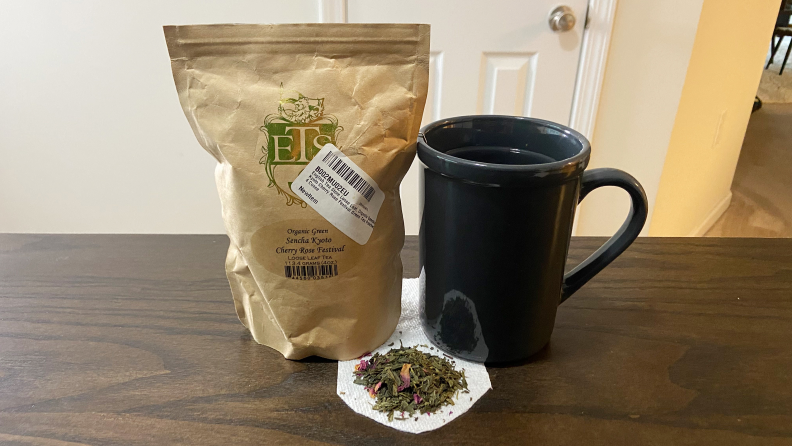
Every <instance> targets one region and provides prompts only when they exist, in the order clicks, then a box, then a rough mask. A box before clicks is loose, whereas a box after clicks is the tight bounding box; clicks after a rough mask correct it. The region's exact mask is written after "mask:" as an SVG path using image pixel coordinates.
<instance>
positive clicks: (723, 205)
mask: <svg viewBox="0 0 792 446" xmlns="http://www.w3.org/2000/svg"><path fill="white" fill-rule="evenodd" d="M731 199H732V193H731V191H729V193H728V194H726V196H725V197H723V199H722V200H721V201H719V202H718V204H716V205H715V207H714V208H712V210H711V211H710V213H709V214H707V217H706V218H705V219H704V221H702V222H701V224H700V225H698V227H696V229H694V230H693V231H692V232H691V233H690V234H688V237H702V236H703V235H704V234H706V233H707V231H709V230H710V228H712V225H714V224H715V222H716V221H718V219H719V218H721V215H723V213H724V212H726V209H728V208H729V205H730V204H731Z"/></svg>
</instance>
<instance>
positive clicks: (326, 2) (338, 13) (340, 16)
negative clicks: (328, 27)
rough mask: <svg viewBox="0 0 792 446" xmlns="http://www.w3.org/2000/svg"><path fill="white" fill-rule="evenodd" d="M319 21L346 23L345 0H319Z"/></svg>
mask: <svg viewBox="0 0 792 446" xmlns="http://www.w3.org/2000/svg"><path fill="white" fill-rule="evenodd" d="M319 20H320V22H321V23H346V22H347V0H319Z"/></svg>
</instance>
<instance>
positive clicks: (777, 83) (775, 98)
mask: <svg viewBox="0 0 792 446" xmlns="http://www.w3.org/2000/svg"><path fill="white" fill-rule="evenodd" d="M790 40H792V38H790V37H784V40H783V41H782V42H781V47H780V48H779V49H778V52H777V53H776V55H775V57H774V58H773V62H774V63H773V64H772V65H770V68H768V69H766V70H764V72H762V81H761V82H759V91H758V92H757V93H756V95H757V96H759V99H761V100H762V101H763V102H765V103H776V102H792V54H790V55H789V60H788V61H787V63H786V68H784V74H782V75H779V74H778V71H779V70H780V69H781V62H783V60H784V54H786V50H787V47H789V42H790ZM769 59H770V51H769V50H768V52H767V59H765V64H767V60H769Z"/></svg>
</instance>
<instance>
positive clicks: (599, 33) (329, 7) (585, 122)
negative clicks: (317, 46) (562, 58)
mask: <svg viewBox="0 0 792 446" xmlns="http://www.w3.org/2000/svg"><path fill="white" fill-rule="evenodd" d="M318 1H319V21H320V22H321V23H346V22H347V0H318ZM617 2H618V0H589V1H588V9H587V11H586V12H585V14H584V15H583V20H585V24H584V27H583V40H582V41H581V44H580V46H581V48H580V58H579V59H578V68H577V76H576V78H575V91H574V93H573V96H572V109H571V113H570V116H569V126H570V127H572V128H573V129H575V130H577V131H579V132H580V133H582V134H583V135H584V136H585V137H586V138H588V139H591V137H592V135H593V134H594V125H595V123H596V119H597V109H598V108H599V100H600V93H601V92H602V81H603V79H604V78H605V65H606V63H607V58H608V48H610V40H611V33H612V31H613V20H614V17H615V15H616V3H617Z"/></svg>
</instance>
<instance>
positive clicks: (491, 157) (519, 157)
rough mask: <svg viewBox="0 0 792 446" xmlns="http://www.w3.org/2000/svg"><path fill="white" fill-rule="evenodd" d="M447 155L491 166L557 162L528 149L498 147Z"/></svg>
mask: <svg viewBox="0 0 792 446" xmlns="http://www.w3.org/2000/svg"><path fill="white" fill-rule="evenodd" d="M446 154H448V155H451V156H455V157H457V158H462V159H466V160H469V161H476V162H479V163H490V164H511V165H526V164H547V163H552V162H555V161H556V160H555V159H553V158H551V157H549V156H547V155H542V154H541V153H536V152H532V151H530V150H526V149H516V148H514V147H498V146H469V147H459V148H456V149H451V150H449V151H447V152H446Z"/></svg>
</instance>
